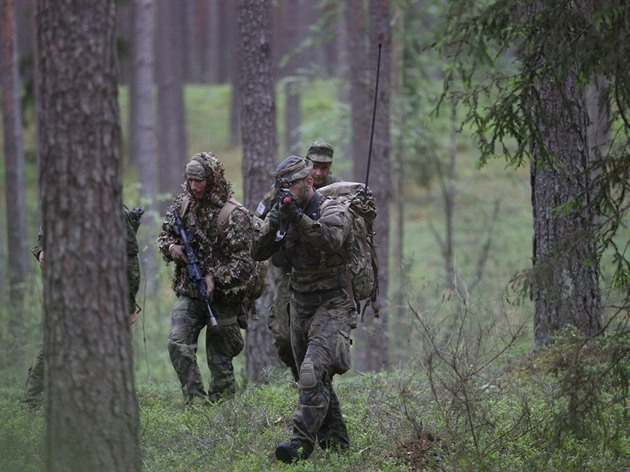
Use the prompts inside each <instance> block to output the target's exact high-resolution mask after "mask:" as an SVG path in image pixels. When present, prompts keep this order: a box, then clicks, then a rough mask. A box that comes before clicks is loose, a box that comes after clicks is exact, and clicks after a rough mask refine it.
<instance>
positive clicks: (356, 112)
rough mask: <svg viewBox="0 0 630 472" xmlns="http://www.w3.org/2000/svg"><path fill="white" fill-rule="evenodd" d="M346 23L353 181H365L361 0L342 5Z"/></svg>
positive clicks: (366, 98)
mask: <svg viewBox="0 0 630 472" xmlns="http://www.w3.org/2000/svg"><path fill="white" fill-rule="evenodd" d="M345 16H346V23H347V25H348V27H347V31H348V62H349V67H348V70H347V72H348V83H349V84H350V94H349V96H350V106H351V128H352V163H353V169H354V170H353V175H354V180H355V181H357V182H362V181H364V180H365V172H366V170H367V152H368V145H369V138H370V117H371V116H372V113H371V107H370V104H371V99H370V87H369V83H368V82H369V71H368V59H367V48H368V45H367V42H366V38H367V37H368V36H367V19H366V11H365V5H364V2H363V0H348V2H347V3H346V5H345Z"/></svg>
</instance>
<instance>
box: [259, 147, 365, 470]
mask: <svg viewBox="0 0 630 472" xmlns="http://www.w3.org/2000/svg"><path fill="white" fill-rule="evenodd" d="M312 166H313V164H312V162H311V161H310V160H307V159H303V158H300V157H297V156H290V157H288V158H286V159H285V160H284V161H283V162H282V163H281V164H280V165H279V166H278V167H277V169H276V170H275V172H274V176H275V177H276V179H277V184H278V187H281V188H282V189H283V190H284V191H288V194H287V195H286V197H285V198H284V199H283V201H282V203H276V204H275V205H274V206H273V208H272V209H271V210H270V211H269V213H268V214H267V217H266V218H265V221H264V223H263V225H262V227H261V228H259V229H256V230H255V231H254V236H253V238H252V255H253V256H254V259H257V260H265V259H267V258H269V257H271V256H272V255H274V254H278V255H279V256H281V257H283V258H284V259H285V260H286V263H287V264H288V267H289V268H290V276H289V280H290V284H289V285H290V290H291V304H290V306H291V308H290V319H291V326H290V330H291V343H292V347H293V356H294V358H295V361H296V364H297V366H298V368H299V381H300V394H299V401H298V407H297V409H296V410H295V412H294V414H293V435H292V436H291V440H290V442H283V443H281V444H279V445H278V447H277V448H276V457H277V458H278V460H280V461H282V462H286V463H290V462H292V461H294V460H302V459H306V458H308V457H309V456H310V455H311V453H312V452H313V449H314V447H315V443H318V444H319V446H320V447H321V448H322V449H329V448H332V449H338V450H340V449H347V448H348V447H349V445H350V440H349V437H348V431H347V428H346V424H345V421H344V419H343V416H342V414H341V405H340V404H339V399H338V398H337V395H336V394H335V391H334V389H333V385H332V380H333V376H334V375H335V374H343V373H345V372H346V371H347V370H348V369H349V368H350V344H351V340H350V332H351V330H352V329H353V328H355V327H356V318H357V313H356V310H355V307H354V303H353V302H352V300H351V298H350V296H349V293H348V270H349V266H348V263H349V260H348V258H349V255H350V252H349V251H350V248H351V245H352V231H351V216H350V215H349V213H348V210H347V209H346V208H345V207H344V206H343V205H342V204H340V203H338V202H337V201H335V200H333V199H329V198H324V197H323V196H322V195H321V194H320V193H319V192H317V190H316V189H315V188H314V179H313V177H312V176H311V174H310V173H311V170H312ZM289 195H291V197H292V198H288V197H289ZM285 224H288V228H287V232H286V235H285V237H284V238H278V237H277V234H278V229H279V228H280V227H281V226H283V225H285Z"/></svg>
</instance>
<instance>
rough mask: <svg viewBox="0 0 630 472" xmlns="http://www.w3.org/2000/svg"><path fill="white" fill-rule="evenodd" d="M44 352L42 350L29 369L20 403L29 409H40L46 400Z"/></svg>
mask: <svg viewBox="0 0 630 472" xmlns="http://www.w3.org/2000/svg"><path fill="white" fill-rule="evenodd" d="M43 397H44V351H43V349H42V348H40V350H39V353H38V354H37V357H36V358H35V362H34V363H33V365H32V366H31V368H30V369H28V375H27V376H26V384H25V385H24V391H23V392H22V398H21V399H20V401H21V402H22V403H24V404H25V405H27V406H28V407H29V408H33V409H37V408H39V407H40V406H41V405H42V403H43V400H44V398H43Z"/></svg>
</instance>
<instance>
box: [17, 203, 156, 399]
mask: <svg viewBox="0 0 630 472" xmlns="http://www.w3.org/2000/svg"><path fill="white" fill-rule="evenodd" d="M123 208H124V213H125V222H126V228H127V281H128V283H129V290H128V293H129V309H130V313H129V316H128V321H129V324H130V325H131V324H133V323H135V322H136V319H137V318H138V313H140V311H141V308H140V306H139V305H138V304H137V303H136V295H137V294H138V290H139V289H140V262H139V260H138V252H139V249H138V239H137V238H136V233H137V231H138V227H139V226H140V218H141V217H142V214H143V213H144V208H142V207H136V208H134V209H132V210H129V209H128V208H127V207H126V206H123ZM43 236H44V233H43V231H42V230H41V228H40V230H39V234H38V236H37V244H36V245H35V246H33V248H32V249H31V253H32V254H33V255H34V256H35V258H36V259H37V261H38V262H39V265H40V267H42V268H43V267H44V246H43ZM43 394H44V353H43V349H42V348H40V350H39V353H38V354H37V357H36V358H35V362H34V363H33V365H32V366H31V368H30V369H29V370H28V375H27V377H26V384H25V386H24V391H23V392H22V398H21V400H20V401H21V402H22V403H24V404H25V405H27V406H28V407H29V408H31V409H33V410H36V409H38V408H39V407H40V406H41V404H42V400H43V399H42V397H43Z"/></svg>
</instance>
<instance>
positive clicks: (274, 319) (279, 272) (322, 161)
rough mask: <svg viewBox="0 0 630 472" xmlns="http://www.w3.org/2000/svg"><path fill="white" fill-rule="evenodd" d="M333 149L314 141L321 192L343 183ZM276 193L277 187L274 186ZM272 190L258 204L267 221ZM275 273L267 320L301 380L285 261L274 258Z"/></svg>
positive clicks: (315, 184) (311, 156) (311, 154)
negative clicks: (293, 344) (334, 167)
mask: <svg viewBox="0 0 630 472" xmlns="http://www.w3.org/2000/svg"><path fill="white" fill-rule="evenodd" d="M333 154H334V150H333V147H332V146H331V145H330V144H328V143H327V142H325V141H315V142H313V143H312V144H311V145H310V146H309V148H308V151H307V152H306V159H308V160H309V161H311V162H312V163H313V167H312V169H311V177H313V187H314V188H315V189H318V188H320V187H323V186H325V185H329V184H332V183H334V182H339V179H337V178H336V177H334V176H333V175H332V173H331V171H330V169H331V166H332V161H333ZM274 190H275V187H274ZM274 190H272V191H271V192H269V193H267V194H266V195H265V197H264V198H263V200H262V201H261V202H260V204H259V205H258V216H259V217H261V218H264V217H265V216H266V215H267V213H268V212H269V210H270V209H271V207H272V206H273V203H274V200H275V198H276V195H277V191H274ZM271 262H272V265H271V271H272V275H273V278H274V284H273V286H274V287H275V289H276V290H275V292H274V294H273V301H272V305H271V309H270V311H269V317H268V319H267V326H268V327H269V329H270V330H271V332H272V333H273V343H274V346H275V347H276V350H277V352H278V357H280V360H281V361H282V362H283V363H284V364H285V365H286V366H287V367H289V369H291V373H292V374H293V378H294V379H295V380H296V381H298V380H299V373H298V369H297V366H296V364H295V360H294V359H293V350H292V348H291V334H290V328H289V298H290V292H289V276H288V272H289V270H290V268H289V267H287V266H285V265H283V262H282V260H281V258H277V257H272V259H271Z"/></svg>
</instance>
